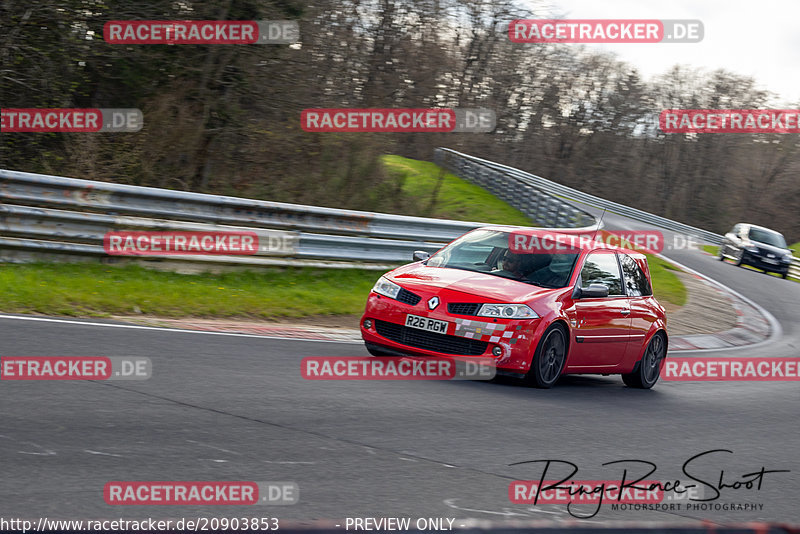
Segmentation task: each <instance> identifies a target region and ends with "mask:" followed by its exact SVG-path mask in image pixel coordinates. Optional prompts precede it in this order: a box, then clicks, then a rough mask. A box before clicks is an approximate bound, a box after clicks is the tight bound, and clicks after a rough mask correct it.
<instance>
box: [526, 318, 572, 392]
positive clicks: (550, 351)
mask: <svg viewBox="0 0 800 534" xmlns="http://www.w3.org/2000/svg"><path fill="white" fill-rule="evenodd" d="M567 348H568V344H567V333H566V331H565V330H564V328H563V327H561V326H559V325H558V324H554V325H552V326H550V328H548V329H547V330H546V331H545V333H544V335H543V336H542V339H540V340H539V344H538V345H537V346H536V352H534V354H533V359H532V360H531V368H530V369H529V370H528V374H527V375H526V377H525V378H526V382H527V383H528V384H530V385H531V386H533V387H537V388H541V389H549V388H551V387H553V384H555V383H556V382H557V381H558V378H559V377H560V376H561V371H563V370H564V364H566V362H567Z"/></svg>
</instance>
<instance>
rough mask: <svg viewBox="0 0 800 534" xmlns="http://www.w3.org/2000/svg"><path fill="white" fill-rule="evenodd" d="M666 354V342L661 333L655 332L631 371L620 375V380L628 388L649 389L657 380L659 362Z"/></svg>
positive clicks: (659, 369) (659, 370) (659, 368)
mask: <svg viewBox="0 0 800 534" xmlns="http://www.w3.org/2000/svg"><path fill="white" fill-rule="evenodd" d="M666 355H667V343H666V340H665V338H664V335H663V334H662V333H660V332H659V333H657V334H656V335H654V336H653V339H651V340H650V343H648V344H647V348H646V349H645V351H644V355H643V356H642V359H641V360H639V361H638V362H637V363H636V367H634V368H633V372H632V373H629V374H624V375H622V381H623V382H625V385H626V386H628V387H630V388H637V389H650V388H651V387H653V386H655V385H656V382H658V377H659V375H660V372H661V362H662V361H663V360H664V357H665V356H666Z"/></svg>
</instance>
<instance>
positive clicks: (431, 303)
mask: <svg viewBox="0 0 800 534" xmlns="http://www.w3.org/2000/svg"><path fill="white" fill-rule="evenodd" d="M438 305H439V297H431V299H430V300H429V301H428V309H429V310H435V309H436V306H438Z"/></svg>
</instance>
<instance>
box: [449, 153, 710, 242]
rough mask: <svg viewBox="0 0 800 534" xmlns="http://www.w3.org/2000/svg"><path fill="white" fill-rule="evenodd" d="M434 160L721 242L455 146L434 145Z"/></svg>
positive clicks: (463, 174) (463, 171)
mask: <svg viewBox="0 0 800 534" xmlns="http://www.w3.org/2000/svg"><path fill="white" fill-rule="evenodd" d="M435 161H436V162H437V163H438V164H440V165H442V166H444V167H446V168H448V169H450V170H451V171H452V172H453V173H454V174H456V175H458V176H461V177H464V178H467V179H470V180H472V179H477V178H472V177H475V176H480V174H481V173H482V172H485V171H484V170H483V169H492V170H494V171H495V172H497V173H502V174H506V175H508V176H510V177H513V178H515V179H516V180H518V181H519V182H520V183H523V184H526V185H528V186H529V187H531V188H534V189H536V190H538V191H541V192H544V193H546V194H549V195H552V196H555V197H561V198H565V199H568V200H570V201H573V202H580V203H582V204H585V205H587V206H591V207H593V208H599V209H606V210H608V211H610V212H612V213H616V214H618V215H624V216H625V217H629V218H631V219H634V220H637V221H640V222H644V223H648V224H651V225H653V226H655V227H658V228H664V229H667V230H672V231H675V232H680V233H683V234H687V235H694V236H697V237H700V238H702V239H703V240H704V241H707V242H708V243H711V244H713V245H718V244H720V243H721V242H722V236H720V235H718V234H715V233H713V232H709V231H708V230H703V229H701V228H695V227H693V226H689V225H688V224H683V223H680V222H677V221H673V220H670V219H667V218H665V217H660V216H658V215H653V214H652V213H647V212H645V211H642V210H638V209H636V208H631V207H630V206H624V205H622V204H618V203H616V202H612V201H610V200H606V199H604V198H600V197H596V196H594V195H590V194H588V193H584V192H583V191H578V190H577V189H573V188H571V187H567V186H565V185H561V184H558V183H556V182H553V181H551V180H547V179H546V178H542V177H541V176H536V175H535V174H530V173H527V172H525V171H521V170H519V169H515V168H513V167H509V166H507V165H502V164H500V163H494V162H492V161H489V160H485V159H481V158H476V157H475V156H469V155H467V154H462V153H460V152H456V151H455V150H450V149H449V148H437V149H436V156H435Z"/></svg>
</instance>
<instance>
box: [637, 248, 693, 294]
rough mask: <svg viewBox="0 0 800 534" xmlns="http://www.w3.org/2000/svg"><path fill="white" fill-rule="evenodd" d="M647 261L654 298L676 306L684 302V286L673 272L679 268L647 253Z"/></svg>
mask: <svg viewBox="0 0 800 534" xmlns="http://www.w3.org/2000/svg"><path fill="white" fill-rule="evenodd" d="M647 263H648V265H649V266H650V277H651V279H652V282H653V294H654V295H655V296H656V298H657V299H659V300H663V301H666V302H669V303H672V304H674V305H676V306H683V305H684V304H686V287H685V286H684V285H683V282H681V281H680V278H678V277H677V276H676V275H675V272H674V271H680V269H679V268H678V267H676V266H674V265H672V264H671V263H669V262H667V261H665V260H662V259H661V258H659V257H658V256H654V255H652V254H647Z"/></svg>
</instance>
